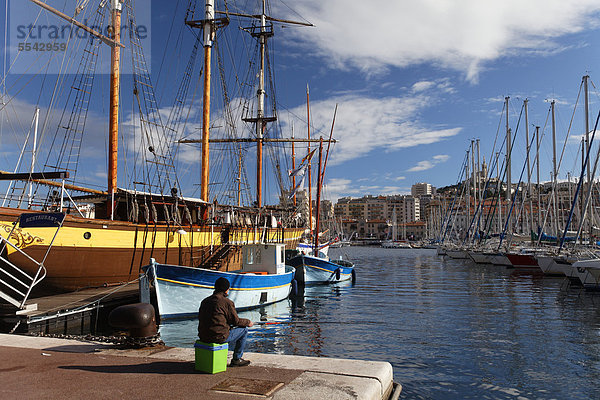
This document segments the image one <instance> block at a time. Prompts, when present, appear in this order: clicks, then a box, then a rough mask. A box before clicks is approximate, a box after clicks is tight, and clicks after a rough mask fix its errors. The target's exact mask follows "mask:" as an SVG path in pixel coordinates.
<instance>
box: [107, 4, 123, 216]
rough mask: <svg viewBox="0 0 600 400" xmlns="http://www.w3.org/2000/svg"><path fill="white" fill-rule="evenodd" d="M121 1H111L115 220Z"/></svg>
mask: <svg viewBox="0 0 600 400" xmlns="http://www.w3.org/2000/svg"><path fill="white" fill-rule="evenodd" d="M122 6H123V5H122V2H121V0H111V15H112V28H113V29H112V37H111V39H112V40H113V41H114V44H113V45H112V47H111V52H110V106H109V107H110V108H109V110H110V111H109V112H110V114H109V133H108V135H109V139H108V196H109V201H108V204H109V207H108V210H107V211H108V216H109V217H110V219H113V218H114V211H115V191H116V190H117V155H118V151H119V88H120V84H121V71H120V69H119V67H120V61H121V46H119V44H120V43H121V10H122Z"/></svg>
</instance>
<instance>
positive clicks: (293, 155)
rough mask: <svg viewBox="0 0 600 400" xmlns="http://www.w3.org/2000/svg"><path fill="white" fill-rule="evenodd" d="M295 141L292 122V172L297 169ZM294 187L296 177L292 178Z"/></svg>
mask: <svg viewBox="0 0 600 400" xmlns="http://www.w3.org/2000/svg"><path fill="white" fill-rule="evenodd" d="M293 139H294V123H293V122H292V171H293V170H295V169H296V146H295V143H294V142H293ZM292 187H293V188H295V187H296V175H294V176H293V177H292ZM294 207H296V193H294Z"/></svg>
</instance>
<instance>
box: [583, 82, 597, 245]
mask: <svg viewBox="0 0 600 400" xmlns="http://www.w3.org/2000/svg"><path fill="white" fill-rule="evenodd" d="M589 79H590V76H589V75H585V76H584V77H583V91H584V93H585V151H586V152H588V151H589V147H590V103H589V88H588V80H589ZM587 184H588V187H591V185H592V176H591V175H590V163H588V165H587ZM588 211H589V213H590V214H589V215H588V221H592V222H590V223H589V224H588V225H589V234H590V238H591V237H592V226H593V221H594V215H593V212H594V207H590V208H589V209H588V210H585V211H584V210H583V209H582V210H581V215H582V216H583V215H584V214H585V213H586V212H588ZM581 225H583V221H581Z"/></svg>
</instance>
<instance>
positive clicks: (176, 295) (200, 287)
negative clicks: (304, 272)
mask: <svg viewBox="0 0 600 400" xmlns="http://www.w3.org/2000/svg"><path fill="white" fill-rule="evenodd" d="M145 268H146V269H147V273H148V275H149V279H150V280H151V281H152V282H153V284H154V288H155V291H156V298H157V303H158V312H159V314H160V316H161V318H179V317H191V316H195V315H197V313H198V308H199V307H200V303H201V302H202V300H204V299H205V298H206V297H208V296H210V295H211V294H212V293H213V291H214V285H215V281H216V280H217V279H218V278H220V277H225V278H227V279H228V280H229V282H230V284H231V288H230V290H229V298H230V299H231V300H232V301H233V302H234V303H235V305H236V309H237V310H247V309H251V308H255V307H260V306H263V305H266V304H271V303H275V302H278V301H281V300H284V299H286V298H287V297H288V296H289V294H290V290H291V282H292V279H293V278H294V269H293V268H292V267H289V266H286V272H285V273H282V274H269V275H254V274H249V273H236V272H223V271H215V270H209V269H203V268H190V267H183V266H177V265H165V264H158V263H154V264H150V265H149V266H147V267H145Z"/></svg>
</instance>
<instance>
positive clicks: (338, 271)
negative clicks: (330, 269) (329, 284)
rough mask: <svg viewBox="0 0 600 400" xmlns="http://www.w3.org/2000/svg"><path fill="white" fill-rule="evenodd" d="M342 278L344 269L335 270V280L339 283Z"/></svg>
mask: <svg viewBox="0 0 600 400" xmlns="http://www.w3.org/2000/svg"><path fill="white" fill-rule="evenodd" d="M341 276H342V269H341V268H338V269H336V270H335V279H336V280H338V281H339V280H340V277H341Z"/></svg>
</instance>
